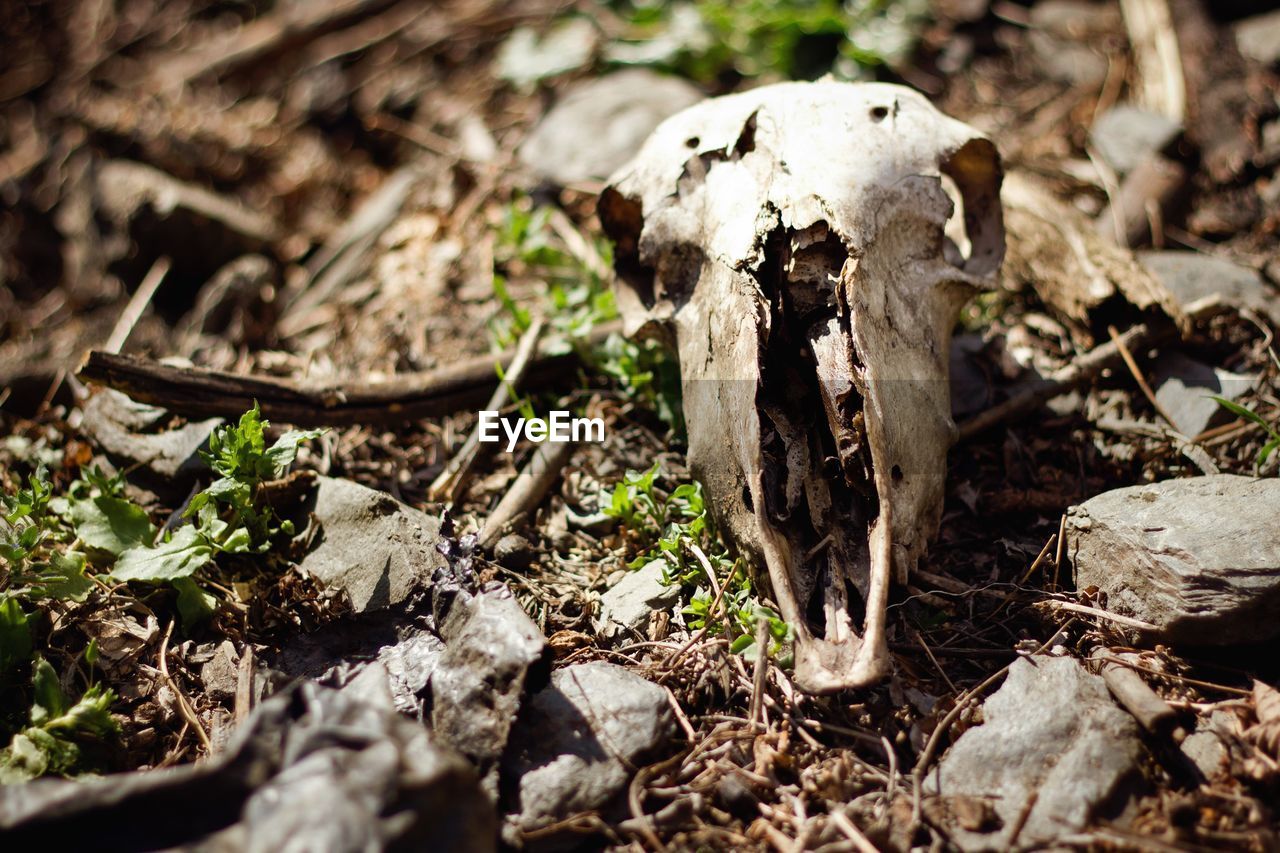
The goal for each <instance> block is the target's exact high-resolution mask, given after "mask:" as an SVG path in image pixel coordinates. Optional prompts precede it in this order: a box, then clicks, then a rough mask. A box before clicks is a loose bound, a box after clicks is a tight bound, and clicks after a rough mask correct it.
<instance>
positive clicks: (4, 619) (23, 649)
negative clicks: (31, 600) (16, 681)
mask: <svg viewBox="0 0 1280 853" xmlns="http://www.w3.org/2000/svg"><path fill="white" fill-rule="evenodd" d="M29 660H31V618H30V617H29V616H27V614H26V613H25V612H23V610H22V607H21V606H20V605H19V604H18V599H16V598H14V597H13V596H10V595H0V679H3V678H4V677H6V676H7V675H8V674H9V673H10V672H12V671H13V669H14V667H16V666H18V665H19V664H22V663H26V662H27V661H29Z"/></svg>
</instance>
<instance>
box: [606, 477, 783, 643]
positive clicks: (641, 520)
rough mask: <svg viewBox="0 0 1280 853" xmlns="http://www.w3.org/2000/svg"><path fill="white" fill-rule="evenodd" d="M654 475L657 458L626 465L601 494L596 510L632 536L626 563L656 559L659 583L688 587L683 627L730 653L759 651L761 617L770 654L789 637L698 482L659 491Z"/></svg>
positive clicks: (640, 563) (636, 564)
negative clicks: (725, 538) (721, 640)
mask: <svg viewBox="0 0 1280 853" xmlns="http://www.w3.org/2000/svg"><path fill="white" fill-rule="evenodd" d="M660 474H661V469H660V466H659V465H658V464H657V463H654V465H653V467H651V468H649V469H648V470H647V471H643V472H641V471H633V470H629V471H627V472H626V474H625V475H624V476H623V478H622V480H621V481H620V482H618V483H617V484H616V485H615V486H614V487H613V489H612V491H610V492H608V493H607V494H604V495H601V500H600V505H601V511H602V512H604V514H605V515H608V516H610V517H613V518H616V519H618V521H619V522H620V523H621V524H622V526H623V528H625V529H626V531H627V532H628V534H629V535H630V536H631V537H632V539H633V540H634V543H635V546H636V550H637V556H636V557H635V559H633V560H632V561H631V562H630V563H628V568H632V569H637V568H639V567H641V566H644V565H647V564H649V563H651V562H653V561H654V560H661V561H662V564H663V580H664V582H666V583H668V584H678V585H679V586H681V587H682V588H685V589H689V590H692V592H691V595H690V598H689V603H688V605H687V606H685V607H684V609H683V611H682V612H683V613H684V615H685V616H686V617H688V620H687V621H688V625H689V627H690V628H692V629H694V630H702V629H706V631H707V633H709V634H713V635H725V636H727V637H729V638H730V640H731V645H730V649H731V650H732V651H733V652H734V653H735V654H742V655H745V656H747V657H749V658H753V657H754V656H755V655H756V654H758V650H757V649H756V644H755V636H756V623H757V621H758V620H759V619H761V618H763V619H765V620H767V622H768V624H769V633H770V636H771V639H772V642H771V643H770V648H769V654H771V655H776V654H777V653H778V652H779V650H780V649H781V647H782V645H783V644H784V643H787V642H789V641H790V639H791V631H790V628H789V627H788V626H787V624H786V622H784V621H783V620H782V619H781V618H780V617H779V616H778V614H777V613H775V612H774V611H773V610H772V609H770V608H768V607H765V606H764V605H762V604H761V603H760V601H759V599H758V598H757V597H756V595H755V593H754V590H753V588H752V584H751V577H750V575H749V573H748V572H747V569H746V566H745V565H744V564H743V563H742V561H741V560H738V559H735V558H733V557H732V556H731V555H730V554H729V551H728V549H727V548H726V547H725V546H724V543H723V542H722V541H721V540H720V539H719V537H718V536H717V535H716V532H715V529H714V527H713V525H712V524H711V519H710V516H709V515H708V511H707V504H706V499H705V497H704V495H703V492H702V484H701V483H696V482H694V483H683V484H681V485H679V486H677V487H676V488H675V489H673V490H672V491H671V493H670V494H668V495H665V496H664V495H663V494H662V493H661V492H660V491H659V489H658V486H657V480H658V477H659V475H660ZM722 585H723V587H724V589H723V592H722V593H721V594H720V595H719V596H717V595H716V590H720V589H721V587H722ZM717 597H718V598H719V599H720V601H719V603H718V604H717V602H716V599H717Z"/></svg>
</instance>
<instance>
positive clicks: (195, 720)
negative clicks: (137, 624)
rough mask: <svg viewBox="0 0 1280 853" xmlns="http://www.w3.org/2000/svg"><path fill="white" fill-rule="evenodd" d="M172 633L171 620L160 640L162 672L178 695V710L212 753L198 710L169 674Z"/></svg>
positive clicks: (206, 751) (208, 751)
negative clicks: (168, 659) (192, 705)
mask: <svg viewBox="0 0 1280 853" xmlns="http://www.w3.org/2000/svg"><path fill="white" fill-rule="evenodd" d="M172 634H173V622H172V620H170V622H169V627H168V628H166V629H165V632H164V639H163V640H161V641H160V674H161V675H162V676H164V680H165V683H166V684H168V685H169V689H170V690H172V691H173V695H174V696H176V697H177V699H178V711H179V712H180V713H181V714H182V718H183V719H184V720H186V721H187V723H188V724H190V726H191V728H193V729H195V730H196V734H197V735H198V736H199V737H200V743H201V744H203V745H204V751H205V753H206V754H212V752H213V744H212V743H211V742H210V741H209V735H208V733H207V732H205V730H204V726H203V725H201V724H200V718H199V717H197V716H196V712H195V711H193V710H191V706H190V705H188V704H187V699H186V697H185V696H183V695H182V691H181V690H180V689H178V682H176V681H174V680H173V676H171V675H169V664H168V662H167V661H166V660H165V658H166V657H168V655H169V637H170V636H171V635H172Z"/></svg>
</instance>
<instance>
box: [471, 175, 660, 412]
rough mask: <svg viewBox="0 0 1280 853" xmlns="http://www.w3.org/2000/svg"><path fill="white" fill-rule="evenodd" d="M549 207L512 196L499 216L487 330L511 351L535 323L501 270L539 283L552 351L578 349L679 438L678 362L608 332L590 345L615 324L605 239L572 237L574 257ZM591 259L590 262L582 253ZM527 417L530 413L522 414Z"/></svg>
mask: <svg viewBox="0 0 1280 853" xmlns="http://www.w3.org/2000/svg"><path fill="white" fill-rule="evenodd" d="M552 216H553V213H552V211H551V210H550V209H549V208H534V207H532V206H531V205H530V204H529V203H528V201H527V200H526V199H517V200H516V201H515V202H513V203H511V204H509V205H508V206H507V207H506V209H505V210H504V211H503V216H502V220H501V223H500V225H499V228H498V240H497V246H496V248H495V250H494V261H495V264H496V266H497V268H498V271H495V273H494V278H493V293H494V298H495V299H496V300H497V302H498V304H499V306H500V307H501V309H502V310H501V311H500V313H499V314H498V315H497V316H496V317H495V318H494V319H493V321H492V322H491V324H490V328H491V329H492V332H493V337H494V342H495V343H496V344H497V345H498V346H512V345H513V344H514V343H515V342H516V341H518V340H519V338H520V336H521V335H523V334H524V333H525V332H526V331H528V330H529V327H530V326H531V325H532V324H533V311H532V310H531V309H530V308H529V307H528V306H527V305H523V304H521V303H520V302H518V301H517V300H516V299H514V298H513V297H512V295H511V290H510V287H509V283H508V277H507V275H505V274H504V273H503V271H514V272H516V273H517V274H520V275H523V276H525V277H529V278H534V279H536V280H538V281H540V282H541V284H542V288H543V293H542V299H541V302H542V305H541V309H540V310H541V313H542V314H543V315H545V316H546V317H547V323H548V326H549V334H550V337H551V338H552V344H553V349H555V348H559V349H560V350H561V351H562V352H568V351H570V350H571V349H572V350H576V351H577V352H578V354H579V355H580V357H581V358H582V360H583V363H584V364H586V365H588V366H589V367H590V368H591V369H593V370H594V371H595V372H597V373H599V374H602V375H604V376H606V377H608V378H609V379H612V380H613V381H615V382H616V383H617V384H618V387H619V388H620V389H621V390H622V392H623V393H624V394H625V395H626V396H627V397H628V398H630V399H632V400H634V401H636V402H637V403H638V404H639V405H641V406H644V407H646V408H649V409H651V410H652V411H653V412H655V413H656V414H657V415H658V417H659V418H661V420H662V421H663V422H664V423H666V424H667V425H668V426H669V427H671V428H672V429H673V430H674V431H675V432H676V433H677V434H681V433H682V432H683V429H684V424H683V417H682V414H681V409H680V375H679V369H678V366H677V365H676V363H675V360H674V359H673V358H672V357H671V356H670V355H669V354H668V353H667V352H666V350H665V349H664V348H663V347H661V346H660V345H659V344H658V343H657V342H656V341H643V342H637V341H632V340H629V339H627V338H625V337H624V336H622V335H618V334H612V335H609V336H608V337H607V338H606V339H605V340H604V342H603V343H601V344H599V345H596V346H594V347H593V346H589V345H588V340H589V338H590V336H591V333H592V331H593V330H594V329H595V328H596V327H597V326H598V325H600V324H601V323H605V322H608V321H610V320H616V319H617V317H618V309H617V306H616V305H615V304H614V298H613V289H612V286H611V282H610V281H609V280H608V279H607V278H606V275H605V274H604V272H605V271H607V270H608V269H609V266H610V264H611V255H612V253H611V249H610V247H609V243H608V241H607V240H596V241H595V242H594V244H589V243H588V242H587V239H586V238H585V237H581V236H580V235H579V236H578V237H576V238H575V242H577V243H579V246H580V249H579V253H578V254H575V253H574V252H571V251H569V249H568V247H567V246H566V245H565V241H564V240H563V239H560V238H559V237H557V235H556V229H555V228H554V227H553V226H552V221H551V220H552ZM586 254H591V255H593V256H594V260H589V259H586V258H584V257H582V255H586ZM526 417H529V415H526Z"/></svg>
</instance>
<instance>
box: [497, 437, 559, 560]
mask: <svg viewBox="0 0 1280 853" xmlns="http://www.w3.org/2000/svg"><path fill="white" fill-rule="evenodd" d="M573 448H574V444H573V442H571V441H561V442H551V441H547V442H543V443H542V444H540V445H538V449H537V450H536V451H534V454H533V456H531V457H529V461H528V462H527V463H525V466H524V468H523V469H522V470H521V471H520V473H519V474H518V475H516V479H515V481H514V482H512V484H511V488H510V489H508V490H507V493H506V494H505V495H503V496H502V499H501V500H500V501H498V505H497V506H495V507H494V508H493V512H492V513H490V514H489V517H488V518H487V519H486V520H485V522H484V527H482V528H481V529H480V536H479V544H480V547H481V548H489V547H491V546H492V545H493V543H495V542H497V541H498V537H499V536H501V535H502V531H503V529H504V528H505V527H506V526H507V525H508V524H510V523H511V522H512V521H514V520H515V519H517V518H519V517H520V516H522V515H524V514H525V513H526V512H528V511H529V510H531V509H533V508H534V507H536V506H537V505H538V504H539V503H541V501H542V498H543V496H544V495H546V493H547V490H548V489H550V488H551V484H552V483H554V482H555V481H556V478H557V477H559V476H560V469H561V468H563V467H564V466H565V463H567V462H568V461H569V457H570V456H572V455H573Z"/></svg>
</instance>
